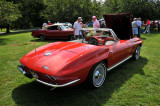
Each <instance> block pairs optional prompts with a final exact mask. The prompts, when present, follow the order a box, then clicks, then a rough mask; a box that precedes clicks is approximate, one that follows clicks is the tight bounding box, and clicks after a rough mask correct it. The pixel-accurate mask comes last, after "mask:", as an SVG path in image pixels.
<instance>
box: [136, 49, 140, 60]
mask: <svg viewBox="0 0 160 106" xmlns="http://www.w3.org/2000/svg"><path fill="white" fill-rule="evenodd" d="M139 55H140V46H138V47H137V49H136V54H135V56H136V59H138V58H139Z"/></svg>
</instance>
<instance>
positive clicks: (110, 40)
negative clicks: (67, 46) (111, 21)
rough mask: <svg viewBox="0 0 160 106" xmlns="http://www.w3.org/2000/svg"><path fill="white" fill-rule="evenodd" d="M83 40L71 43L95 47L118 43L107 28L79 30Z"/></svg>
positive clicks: (116, 38) (111, 31)
mask: <svg viewBox="0 0 160 106" xmlns="http://www.w3.org/2000/svg"><path fill="white" fill-rule="evenodd" d="M81 33H82V35H83V39H81V40H73V41H72V42H80V43H87V44H92V45H97V46H103V45H111V44H114V43H116V42H117V41H118V37H117V36H116V34H115V33H114V32H113V30H112V29H109V28H83V29H82V30H81Z"/></svg>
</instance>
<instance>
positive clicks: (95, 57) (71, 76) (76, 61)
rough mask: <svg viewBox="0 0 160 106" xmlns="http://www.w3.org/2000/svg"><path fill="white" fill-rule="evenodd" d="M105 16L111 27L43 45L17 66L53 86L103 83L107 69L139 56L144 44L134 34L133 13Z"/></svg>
mask: <svg viewBox="0 0 160 106" xmlns="http://www.w3.org/2000/svg"><path fill="white" fill-rule="evenodd" d="M103 16H104V19H105V22H106V25H107V27H108V28H98V29H95V28H87V29H85V28H84V29H83V30H82V33H83V34H84V37H85V38H84V39H83V40H75V41H71V42H55V43H50V44H47V45H44V46H41V47H39V48H37V49H36V52H35V50H33V51H31V52H29V53H28V54H26V55H25V56H24V57H22V58H21V60H20V63H21V65H20V66H18V69H19V70H20V71H21V72H22V73H23V74H24V75H25V76H27V77H29V78H35V79H36V80H37V81H38V82H40V83H42V84H45V85H47V86H51V87H65V86H73V85H77V84H80V83H82V82H84V81H86V82H87V83H88V86H90V87H92V88H98V87H100V86H102V84H103V83H104V81H105V78H106V74H107V72H108V71H110V70H112V69H113V68H115V67H117V66H118V65H120V64H121V63H123V62H125V61H126V60H128V59H130V58H133V59H135V60H138V59H139V55H140V48H141V46H142V40H141V39H139V38H134V36H133V34H132V27H131V22H130V14H128V13H127V14H118V15H103Z"/></svg>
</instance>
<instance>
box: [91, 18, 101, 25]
mask: <svg viewBox="0 0 160 106" xmlns="http://www.w3.org/2000/svg"><path fill="white" fill-rule="evenodd" d="M92 20H93V28H100V23H99V21H98V20H97V18H96V16H93V17H92Z"/></svg>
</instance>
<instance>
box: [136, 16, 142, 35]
mask: <svg viewBox="0 0 160 106" xmlns="http://www.w3.org/2000/svg"><path fill="white" fill-rule="evenodd" d="M137 25H138V35H137V37H139V38H140V37H141V26H142V22H141V18H138V20H137Z"/></svg>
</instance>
